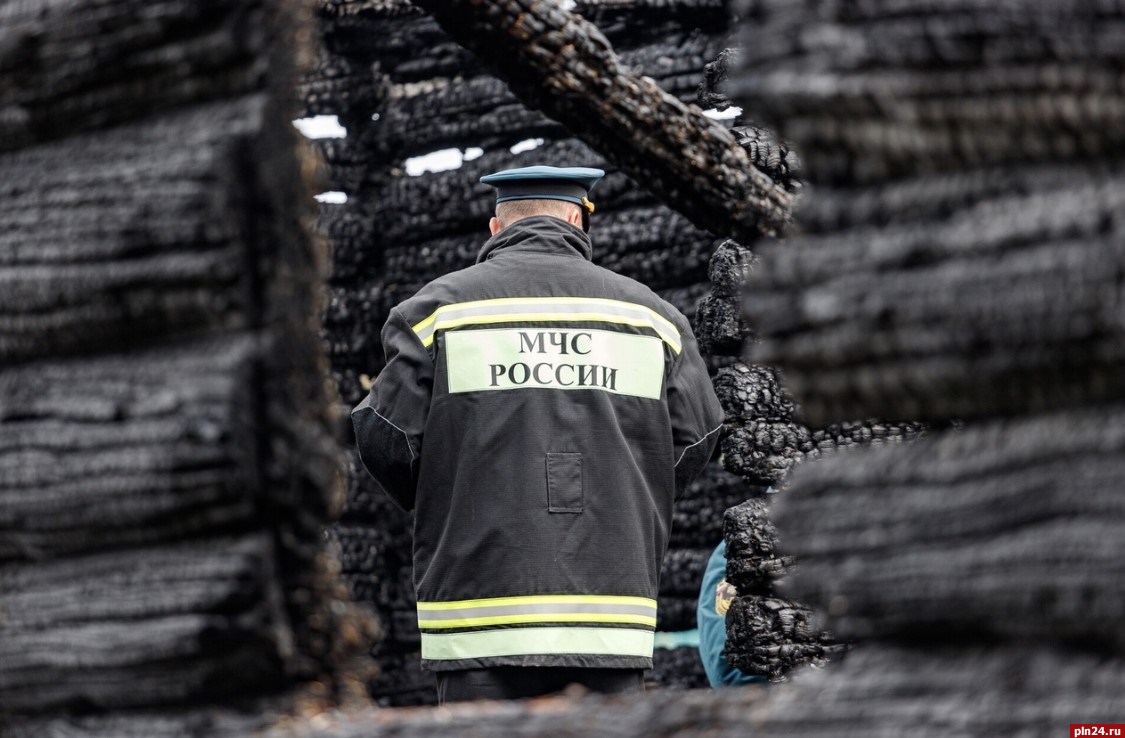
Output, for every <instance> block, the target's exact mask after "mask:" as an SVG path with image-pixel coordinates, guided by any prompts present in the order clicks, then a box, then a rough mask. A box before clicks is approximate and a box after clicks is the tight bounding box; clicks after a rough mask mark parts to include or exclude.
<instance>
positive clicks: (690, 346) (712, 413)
mask: <svg viewBox="0 0 1125 738" xmlns="http://www.w3.org/2000/svg"><path fill="white" fill-rule="evenodd" d="M684 323H685V326H684V328H683V331H682V334H681V335H682V336H683V348H682V350H681V351H680V355H679V356H678V357H677V358H676V362H675V363H674V364H673V366H672V373H671V375H670V376H669V378H668V413H669V416H670V418H671V421H672V445H673V448H674V453H675V459H676V496H677V497H679V496H680V495H681V494H682V493H683V491H684V490H685V489H686V488H687V486H688V484H690V483H691V481H692V480H693V479H695V478H696V477H697V476H698V475H699V472H701V471H703V467H704V466H706V464H707V462H708V460H710V458H711V454H712V453H713V452H714V451H715V446H716V444H718V442H719V431H720V430H722V427H723V409H722V406H720V405H719V400H718V398H717V397H715V390H714V388H712V386H711V377H710V376H708V374H707V366H706V365H705V364H704V363H703V357H701V356H700V355H699V346H698V345H697V344H696V342H695V336H694V335H692V332H691V328H689V327H687V326H686V323H687V321H686V320H685V321H684Z"/></svg>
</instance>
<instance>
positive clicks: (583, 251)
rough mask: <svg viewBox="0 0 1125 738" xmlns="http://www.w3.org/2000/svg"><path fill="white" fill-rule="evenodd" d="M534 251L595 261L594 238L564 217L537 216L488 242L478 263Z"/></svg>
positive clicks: (521, 220)
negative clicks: (497, 256)
mask: <svg viewBox="0 0 1125 738" xmlns="http://www.w3.org/2000/svg"><path fill="white" fill-rule="evenodd" d="M502 251H504V252H508V251H511V252H516V251H531V252H534V253H539V254H560V255H562V256H580V257H582V258H583V259H585V260H586V261H591V260H592V258H593V248H592V247H591V246H590V237H589V236H587V235H586V234H585V233H584V232H583V231H582V230H581V229H579V228H575V227H574V226H572V225H571V224H570V223H567V222H566V221H565V220H563V219H562V218H555V217H552V216H550V215H535V216H532V217H530V218H521V219H520V220H517V221H516V222H515V223H513V224H512V225H510V226H508V227H507V228H505V229H503V230H502V231H500V232H499V233H497V234H496V235H495V236H493V237H492V238H490V239H488V241H486V242H485V244H484V246H483V247H482V248H481V250H480V253H479V254H477V263H478V264H480V263H481V262H483V261H486V260H488V259H491V258H492V257H494V256H496V255H497V254H498V253H500V252H502Z"/></svg>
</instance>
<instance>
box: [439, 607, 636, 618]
mask: <svg viewBox="0 0 1125 738" xmlns="http://www.w3.org/2000/svg"><path fill="white" fill-rule="evenodd" d="M567 613H601V614H616V615H642V616H647V617H653V618H655V617H656V607H648V606H647V605H600V604H590V603H575V604H570V605H549V604H535V605H501V606H493V607H463V608H459V609H456V610H427V611H425V618H426V620H459V619H469V618H479V617H490V616H506V615H542V614H558V615H560V617H563V618H564V619H565V617H564V616H565V615H566V614H567Z"/></svg>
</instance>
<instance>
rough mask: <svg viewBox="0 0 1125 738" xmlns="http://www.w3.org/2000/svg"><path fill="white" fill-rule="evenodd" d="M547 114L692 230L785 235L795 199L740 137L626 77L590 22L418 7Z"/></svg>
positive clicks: (559, 15) (532, 6) (553, 13)
mask: <svg viewBox="0 0 1125 738" xmlns="http://www.w3.org/2000/svg"><path fill="white" fill-rule="evenodd" d="M420 4H421V5H422V6H423V7H424V8H426V10H427V11H428V12H430V13H431V14H432V15H433V17H434V18H435V19H437V21H438V23H439V24H441V26H442V28H443V29H445V31H446V32H447V33H449V35H451V36H452V37H453V38H454V39H456V40H457V41H458V42H459V43H461V44H462V45H464V46H465V47H466V48H469V49H471V50H472V51H473V52H474V53H476V54H477V55H478V56H479V57H481V58H482V59H484V60H486V61H487V62H489V63H490V64H491V65H492V67H493V68H494V71H495V72H496V74H497V75H498V76H500V77H501V78H502V79H504V81H505V82H507V83H508V85H509V86H510V87H511V88H512V90H513V91H514V92H515V93H516V94H517V95H518V96H519V97H520V99H521V100H523V101H524V102H525V103H527V104H528V106H529V107H532V108H539V109H542V110H544V112H546V113H547V114H549V115H550V116H551V117H553V118H555V119H556V120H558V121H559V122H561V123H562V124H563V125H566V126H567V127H568V128H569V129H570V130H572V131H574V132H575V133H576V134H577V135H579V137H581V138H582V139H583V140H584V141H586V142H587V143H588V144H590V145H591V146H592V147H593V148H594V149H596V150H598V151H599V152H601V153H603V154H604V155H605V156H606V157H607V158H608V159H609V160H610V161H611V162H613V163H614V164H615V165H617V166H619V167H621V169H623V170H624V171H625V172H626V173H628V174H629V175H631V176H633V177H634V178H635V179H637V180H638V181H640V182H643V183H644V184H645V186H646V187H647V188H648V189H649V190H650V191H652V192H653V193H654V194H655V195H657V196H658V197H659V198H660V199H661V200H662V201H663V202H665V203H667V204H668V205H669V206H671V207H674V208H675V209H677V210H679V211H680V212H683V213H684V214H685V215H687V216H688V217H689V218H690V219H691V220H692V222H693V223H695V224H696V225H697V226H699V227H701V228H705V229H709V230H711V231H713V232H715V233H719V234H730V235H732V236H734V237H736V238H743V239H749V238H750V237H752V236H754V235H757V234H758V233H762V232H765V233H777V232H780V231H781V230H783V229H784V227H785V225H786V223H787V222H788V218H789V209H790V206H791V199H792V198H791V196H790V195H789V194H788V193H786V192H785V191H784V189H783V188H780V187H778V185H776V184H775V183H774V182H773V181H772V180H771V179H770V178H769V177H768V176H767V175H766V174H765V173H764V172H761V171H759V170H758V169H756V168H755V167H754V166H753V164H752V163H751V161H750V158H749V157H748V156H747V155H746V153H745V152H744V151H743V150H742V149H741V148H740V147H739V146H738V145H737V142H736V140H735V138H734V136H733V135H732V134H731V132H730V131H729V130H727V129H726V128H725V127H723V126H722V125H720V124H718V123H715V122H713V121H710V120H708V119H707V118H705V117H704V116H702V115H700V114H699V113H698V112H697V111H696V110H695V109H694V108H690V107H688V106H686V105H684V103H682V102H680V101H679V100H677V99H675V98H674V97H672V96H670V95H668V94H667V93H665V92H664V91H663V90H661V89H660V88H659V86H657V85H656V83H654V82H653V81H652V80H651V79H649V78H646V77H642V76H639V75H636V74H634V73H632V72H631V71H629V70H627V69H626V68H625V67H624V66H623V65H622V64H621V62H620V60H619V59H618V57H617V55H616V54H614V52H613V49H612V47H611V46H610V44H609V42H608V41H607V40H606V39H605V37H604V36H603V35H602V34H601V33H600V32H599V31H598V30H597V29H596V28H595V27H594V26H592V25H591V24H590V23H589V22H587V21H585V20H583V19H582V18H580V17H578V16H574V15H571V14H569V13H567V12H565V11H563V10H562V9H561V8H560V7H559V6H557V5H555V4H554V3H530V2H524V1H522V0H514V1H512V2H503V3H501V2H482V3H469V2H453V3H447V2H434V1H432V0H423V2H421V3H420Z"/></svg>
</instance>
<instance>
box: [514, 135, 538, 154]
mask: <svg viewBox="0 0 1125 738" xmlns="http://www.w3.org/2000/svg"><path fill="white" fill-rule="evenodd" d="M543 143H544V142H543V139H541V138H527V139H524V140H523V141H520V142H519V143H517V144H514V145H513V146H512V148H510V149H508V150H509V151H511V152H512V153H513V154H522V153H523V152H525V151H531V150H533V149H537V148H539V147H540V146H542V145H543Z"/></svg>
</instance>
